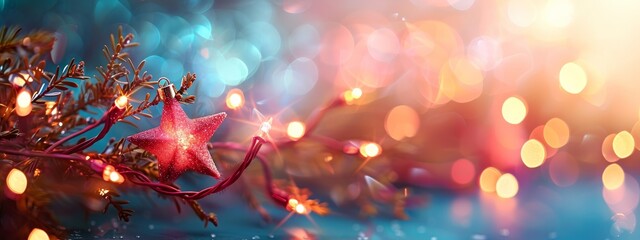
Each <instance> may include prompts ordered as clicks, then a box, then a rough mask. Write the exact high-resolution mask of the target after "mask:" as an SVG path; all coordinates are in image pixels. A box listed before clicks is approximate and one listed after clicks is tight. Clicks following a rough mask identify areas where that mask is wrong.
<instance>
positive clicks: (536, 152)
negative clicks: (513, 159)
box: [520, 139, 546, 168]
mask: <svg viewBox="0 0 640 240" xmlns="http://www.w3.org/2000/svg"><path fill="white" fill-rule="evenodd" d="M520 157H521V158H522V162H523V163H524V165H525V166H527V167H528V168H537V167H539V166H540V165H542V163H543V162H544V159H545V158H546V151H545V150H544V146H543V145H542V143H540V141H538V140H536V139H529V140H528V141H526V142H525V143H524V144H523V145H522V149H520Z"/></svg>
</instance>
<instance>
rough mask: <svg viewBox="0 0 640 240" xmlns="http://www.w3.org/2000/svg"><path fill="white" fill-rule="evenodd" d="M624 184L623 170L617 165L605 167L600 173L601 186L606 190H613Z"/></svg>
mask: <svg viewBox="0 0 640 240" xmlns="http://www.w3.org/2000/svg"><path fill="white" fill-rule="evenodd" d="M623 183H624V170H623V169H622V167H620V165H618V164H617V163H612V164H609V166H607V168H605V169H604V171H603V172H602V184H603V185H604V187H605V188H606V189H609V190H615V189H618V188H620V187H621V186H622V184H623Z"/></svg>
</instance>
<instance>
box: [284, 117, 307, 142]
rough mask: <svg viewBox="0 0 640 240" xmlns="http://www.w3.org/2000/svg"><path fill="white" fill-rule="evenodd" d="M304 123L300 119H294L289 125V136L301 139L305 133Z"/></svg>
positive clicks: (293, 138)
mask: <svg viewBox="0 0 640 240" xmlns="http://www.w3.org/2000/svg"><path fill="white" fill-rule="evenodd" d="M305 131H306V129H305V126H304V123H302V122H300V121H293V122H290V123H289V124H288V125H287V136H289V138H291V139H292V140H297V139H300V138H301V137H302V136H304V134H305Z"/></svg>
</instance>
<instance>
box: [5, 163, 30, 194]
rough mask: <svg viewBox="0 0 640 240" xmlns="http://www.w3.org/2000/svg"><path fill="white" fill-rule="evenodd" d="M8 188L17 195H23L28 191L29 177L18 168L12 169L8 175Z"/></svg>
mask: <svg viewBox="0 0 640 240" xmlns="http://www.w3.org/2000/svg"><path fill="white" fill-rule="evenodd" d="M6 181H7V187H8V188H9V191H11V192H12V193H15V194H23V193H24V191H25V190H27V175H25V174H24V173H23V172H22V171H20V170H18V169H17V168H14V169H11V171H9V174H7V180H6Z"/></svg>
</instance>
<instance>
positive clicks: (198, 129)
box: [127, 99, 227, 182]
mask: <svg viewBox="0 0 640 240" xmlns="http://www.w3.org/2000/svg"><path fill="white" fill-rule="evenodd" d="M226 117H227V114H226V113H224V112H221V113H217V114H213V115H209V116H205V117H200V118H196V119H190V118H188V117H187V115H186V114H185V112H184V110H182V107H180V103H178V101H176V100H175V99H169V100H167V102H165V105H164V108H163V112H162V117H161V120H160V126H159V127H156V128H152V129H149V130H146V131H143V132H140V133H137V134H134V135H131V136H129V137H128V138H127V140H129V141H130V142H131V143H133V144H136V145H138V146H139V147H140V148H142V149H144V150H146V151H148V152H150V153H152V154H153V155H155V156H156V158H157V159H158V171H159V172H160V175H159V179H160V181H162V182H173V181H175V180H176V179H177V178H178V177H180V175H182V174H183V173H185V172H186V171H195V172H198V173H201V174H206V175H209V176H212V177H214V178H216V179H219V178H220V172H218V169H217V168H216V165H215V163H214V162H213V159H212V158H211V154H210V153H209V150H208V149H207V142H208V141H209V139H210V138H211V136H213V134H214V133H215V131H216V129H218V127H219V126H220V124H221V123H222V121H223V120H224V119H225V118H226Z"/></svg>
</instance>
